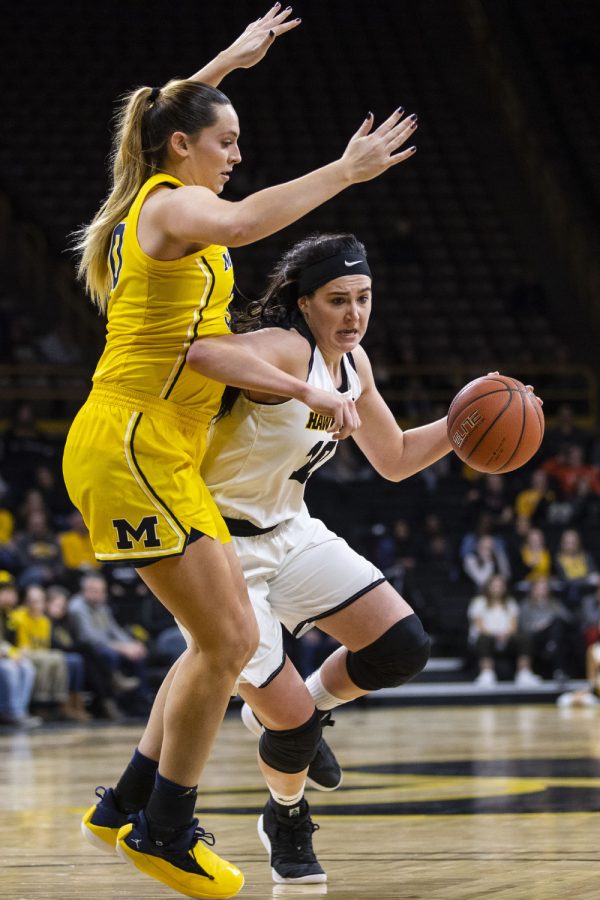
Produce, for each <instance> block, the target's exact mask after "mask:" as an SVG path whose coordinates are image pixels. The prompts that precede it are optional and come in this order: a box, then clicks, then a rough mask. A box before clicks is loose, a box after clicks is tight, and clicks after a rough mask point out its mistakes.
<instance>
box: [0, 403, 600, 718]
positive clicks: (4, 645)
mask: <svg viewBox="0 0 600 900" xmlns="http://www.w3.org/2000/svg"><path fill="white" fill-rule="evenodd" d="M61 456H62V438H53V437H52V436H49V435H48V434H47V433H45V432H43V431H42V430H41V429H40V427H39V425H38V422H37V421H36V416H35V413H34V410H33V409H32V408H31V406H30V405H29V404H21V405H20V406H19V407H18V408H17V409H16V411H15V415H14V417H13V419H12V421H11V422H10V424H9V427H8V428H7V429H6V430H5V431H4V432H3V434H2V436H1V439H0V724H4V725H21V726H27V727H34V726H36V725H38V724H40V723H41V722H43V721H47V720H49V719H50V720H56V719H59V720H68V721H71V722H86V721H89V720H90V719H92V718H99V719H107V718H108V719H119V718H122V717H123V716H143V715H145V714H146V713H147V711H148V709H149V706H150V704H151V702H152V699H153V696H154V692H155V690H156V687H157V685H158V684H159V683H160V679H161V678H162V676H163V675H164V673H165V672H166V670H167V668H168V667H169V666H170V665H171V664H172V662H173V661H174V660H175V659H176V658H177V657H178V656H179V654H180V653H181V652H182V651H183V649H184V646H185V643H184V641H183V638H182V636H181V634H180V632H179V630H178V628H177V626H176V624H175V622H174V621H173V619H172V617H171V616H170V615H169V614H168V613H167V612H166V611H165V610H164V608H163V607H162V605H161V604H160V603H159V602H158V601H157V600H156V598H155V597H154V596H153V595H152V594H151V593H150V592H149V590H148V588H147V587H146V586H145V585H144V583H143V582H142V581H141V579H140V578H139V577H138V576H137V574H136V572H135V570H134V569H133V568H132V567H131V566H128V565H124V564H121V563H118V564H110V565H102V566H100V564H99V563H98V562H97V561H96V559H95V557H94V554H93V551H92V547H91V543H90V539H89V535H88V532H87V529H86V527H85V524H84V522H83V520H82V518H81V516H80V514H79V513H78V512H77V511H76V510H74V509H73V507H72V505H71V504H70V502H69V498H68V496H67V495H66V492H65V489H64V486H63V482H62V477H61V467H60V463H61ZM599 458H600V452H599V442H598V435H596V434H595V433H592V432H587V431H583V430H582V429H580V428H578V427H577V425H576V424H575V423H574V419H573V415H572V411H571V410H570V409H569V408H568V407H564V408H563V409H562V410H561V413H560V415H559V417H558V420H557V423H556V425H555V426H554V427H553V428H551V429H549V430H548V433H547V435H546V437H545V440H544V443H543V447H542V450H541V451H540V452H539V453H538V455H537V456H536V457H535V459H534V460H533V461H532V463H530V464H529V465H528V466H527V467H526V468H524V469H522V470H519V471H517V472H515V473H511V474H509V475H505V476H495V475H479V474H478V473H476V472H473V471H472V470H470V469H468V468H467V467H464V466H463V465H462V464H461V463H460V462H459V461H458V459H457V458H456V457H455V456H454V455H452V454H450V455H449V456H447V457H445V458H444V459H443V460H441V461H440V462H439V463H437V464H436V465H434V466H431V467H430V468H429V469H427V470H425V471H424V472H422V473H420V474H419V475H417V476H415V477H414V478H412V479H409V480H407V481H406V482H401V483H400V484H398V485H395V484H390V483H389V482H384V481H383V480H382V479H380V478H378V477H377V476H376V475H375V473H374V472H373V470H372V469H371V468H370V466H369V465H368V464H367V463H366V461H365V460H364V458H362V457H361V455H360V453H359V452H358V451H357V449H356V447H355V445H354V444H353V442H351V441H346V442H343V443H342V444H340V446H339V448H338V452H337V454H336V456H335V457H334V458H333V460H332V461H330V462H329V463H328V465H327V466H325V467H323V468H322V469H321V470H318V471H317V472H316V473H315V475H314V476H313V478H312V479H311V480H310V482H309V488H308V504H309V507H310V508H311V511H312V512H313V514H315V515H320V516H321V517H322V518H323V519H324V520H325V521H326V522H327V524H328V525H329V526H330V527H332V528H334V529H336V530H338V531H339V533H340V534H342V536H344V537H346V538H347V539H348V540H349V541H350V542H351V543H352V544H353V545H354V546H355V547H356V548H357V549H358V550H359V551H361V552H363V553H365V555H367V556H368V557H369V558H371V559H372V560H373V562H374V563H375V564H377V565H378V566H379V567H380V568H381V569H382V570H383V571H384V573H385V574H386V576H387V577H388V578H389V579H390V580H391V581H392V582H393V583H394V585H395V586H396V587H397V588H398V589H399V590H400V592H401V593H403V595H404V596H405V597H406V598H407V600H408V601H409V602H410V603H411V604H412V605H413V607H414V608H415V610H416V611H417V612H418V613H419V615H420V616H421V617H422V619H423V621H424V624H425V626H426V628H427V629H428V630H429V632H430V633H431V635H432V637H433V646H434V653H437V654H438V655H448V654H450V655H454V656H456V655H459V656H461V657H462V658H463V660H464V673H465V675H466V676H467V677H471V678H472V679H473V680H474V681H475V682H476V684H477V685H481V686H491V685H493V684H495V683H496V681H497V680H498V679H507V678H508V679H514V681H515V683H516V684H517V685H518V686H520V687H523V688H528V687H532V686H535V685H536V684H539V683H540V681H541V680H542V679H554V680H555V681H558V682H559V683H560V684H563V685H565V686H566V685H567V683H568V682H569V680H571V679H577V678H582V677H587V678H588V679H589V681H590V687H591V689H592V690H591V692H589V696H590V698H591V699H590V700H589V702H593V701H594V697H595V693H594V691H595V687H596V670H597V669H598V668H600V631H599V624H600V465H599V462H598V461H599ZM333 646H335V645H334V643H333V642H332V640H331V639H330V638H328V637H327V636H325V635H323V634H322V633H321V632H319V631H318V629H313V630H312V631H311V632H309V633H308V634H307V635H305V637H304V638H303V639H302V640H300V641H294V640H292V639H289V637H288V639H287V642H286V647H287V650H288V653H289V654H290V656H291V657H292V659H293V661H294V662H295V664H296V665H297V666H298V668H299V670H300V671H301V673H302V674H303V675H304V676H306V675H308V674H310V672H311V671H313V670H314V669H315V668H316V667H317V666H318V665H319V664H320V662H321V661H322V659H323V658H324V657H325V656H326V655H327V654H328V653H329V652H331V650H332V648H333Z"/></svg>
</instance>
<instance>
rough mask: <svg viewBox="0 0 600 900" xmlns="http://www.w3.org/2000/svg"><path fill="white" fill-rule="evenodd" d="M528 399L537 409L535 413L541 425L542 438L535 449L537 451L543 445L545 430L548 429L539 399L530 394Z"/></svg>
mask: <svg viewBox="0 0 600 900" xmlns="http://www.w3.org/2000/svg"><path fill="white" fill-rule="evenodd" d="M528 400H529V403H530V404H531V406H532V407H533V408H534V410H535V414H536V416H537V420H538V425H539V426H540V440H539V443H538V445H537V449H536V451H535V452H536V453H537V451H538V450H539V449H540V447H541V446H542V441H543V440H544V432H545V430H546V426H545V422H544V414H543V412H542V410H541V409H540V406H539V404H538V402H537V400H536V399H535V397H533V396H528Z"/></svg>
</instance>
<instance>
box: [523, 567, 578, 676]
mask: <svg viewBox="0 0 600 900" xmlns="http://www.w3.org/2000/svg"><path fill="white" fill-rule="evenodd" d="M572 622H573V616H572V615H571V614H570V613H569V612H568V610H567V609H565V607H564V606H563V604H562V603H561V602H560V601H559V600H558V599H557V598H556V597H555V596H554V595H553V594H552V591H551V587H550V580H549V579H548V578H537V579H536V580H535V581H532V583H531V587H530V588H529V594H528V595H527V596H526V597H525V599H524V600H523V602H522V603H521V609H520V613H519V631H520V633H521V636H522V638H523V652H524V653H525V654H526V655H527V656H528V657H529V658H530V659H531V660H532V665H533V668H535V669H537V670H538V671H539V670H540V669H541V670H542V672H544V670H545V671H546V673H547V674H551V675H552V677H553V678H554V679H555V680H556V681H565V680H566V677H567V676H566V672H567V669H568V668H569V667H568V664H567V661H568V642H567V635H566V632H567V629H568V628H569V626H570V625H571V624H572Z"/></svg>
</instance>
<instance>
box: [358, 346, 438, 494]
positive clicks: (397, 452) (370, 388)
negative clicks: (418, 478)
mask: <svg viewBox="0 0 600 900" xmlns="http://www.w3.org/2000/svg"><path fill="white" fill-rule="evenodd" d="M353 357H354V360H355V362H356V369H357V372H358V374H359V376H360V381H361V385H362V393H361V395H360V398H359V399H358V401H357V403H356V408H357V410H358V414H359V416H360V418H361V422H362V425H361V427H360V429H358V431H356V432H355V433H354V435H353V437H354V440H355V441H356V443H357V444H358V446H359V447H360V449H361V450H362V452H363V453H364V454H365V456H366V457H367V459H368V460H369V462H370V463H371V465H372V466H373V468H374V469H375V470H376V471H377V472H378V473H379V474H380V475H381V476H383V478H387V479H388V480H389V481H402V479H404V478H409V477H410V476H411V475H414V474H415V473H416V472H420V471H421V470H422V469H425V468H427V466H430V465H431V464H432V463H434V462H436V461H437V460H438V459H441V458H442V457H443V456H445V455H446V454H447V453H448V452H449V451H450V450H451V449H452V448H451V445H450V441H449V440H448V437H447V435H446V419H445V418H443V419H438V421H437V422H432V423H431V424H429V425H422V426H420V427H418V428H411V429H409V430H407V431H403V430H402V429H401V428H400V426H399V425H398V423H397V422H396V420H395V418H394V416H393V415H392V412H391V410H390V408H389V407H388V405H387V403H386V402H385V400H384V399H383V397H382V396H381V394H380V393H379V391H378V389H377V386H376V384H375V380H374V378H373V370H372V369H371V364H370V362H369V359H368V357H367V354H366V353H365V351H364V350H363V349H362V347H357V348H356V350H354V351H353Z"/></svg>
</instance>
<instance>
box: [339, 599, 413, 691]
mask: <svg viewBox="0 0 600 900" xmlns="http://www.w3.org/2000/svg"><path fill="white" fill-rule="evenodd" d="M430 650H431V640H430V638H429V635H428V634H427V633H426V631H425V630H424V629H423V625H422V624H421V620H420V619H419V617H418V616H417V615H415V614H414V613H412V614H411V615H409V616H406V617H405V618H404V619H400V621H399V622H396V623H395V625H392V627H391V628H388V630H387V631H386V632H385V633H384V634H382V635H381V636H380V637H378V638H377V640H376V641H373V643H372V644H369V645H368V646H367V647H363V648H362V650H357V651H355V652H352V651H348V656H347V658H346V667H347V669H348V674H349V676H350V678H351V679H352V681H353V682H354V684H355V685H356V686H357V687H359V688H361V689H362V690H363V691H377V690H379V689H380V688H384V687H398V686H399V685H401V684H405V683H406V682H407V681H410V679H411V678H414V677H415V675H418V674H419V672H421V671H422V670H423V669H424V668H425V665H426V663H427V660H428V659H429V653H430Z"/></svg>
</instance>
